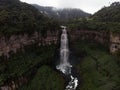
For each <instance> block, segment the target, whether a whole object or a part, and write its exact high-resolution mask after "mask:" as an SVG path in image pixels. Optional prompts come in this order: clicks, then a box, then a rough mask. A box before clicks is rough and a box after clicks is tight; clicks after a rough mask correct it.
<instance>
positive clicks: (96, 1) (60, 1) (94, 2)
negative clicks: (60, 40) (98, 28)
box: [20, 0, 120, 14]
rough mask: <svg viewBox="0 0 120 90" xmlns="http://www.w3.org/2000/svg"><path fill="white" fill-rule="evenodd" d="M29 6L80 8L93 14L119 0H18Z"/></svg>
mask: <svg viewBox="0 0 120 90" xmlns="http://www.w3.org/2000/svg"><path fill="white" fill-rule="evenodd" d="M20 1H23V2H27V3H29V4H38V5H41V6H53V7H57V8H80V9H82V10H83V11H86V12H88V13H92V14H93V13H95V12H96V11H98V10H99V9H101V8H102V7H104V6H108V5H110V4H111V3H112V2H115V1H120V0H20Z"/></svg>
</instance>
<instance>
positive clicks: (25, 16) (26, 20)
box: [0, 0, 59, 36]
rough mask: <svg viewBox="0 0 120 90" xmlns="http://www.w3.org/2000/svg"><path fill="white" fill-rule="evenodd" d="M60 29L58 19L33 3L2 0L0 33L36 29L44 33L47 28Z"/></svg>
mask: <svg viewBox="0 0 120 90" xmlns="http://www.w3.org/2000/svg"><path fill="white" fill-rule="evenodd" d="M58 29H59V23H58V21H56V20H53V19H49V18H48V17H46V16H45V15H44V14H41V13H40V12H39V11H38V10H37V9H36V8H34V7H33V6H32V5H29V4H26V3H22V2H20V1H19V0H1V1H0V33H1V34H4V35H5V36H6V35H11V34H21V33H25V32H26V33H30V34H31V33H32V32H34V31H39V32H41V33H42V34H43V33H45V32H46V31H47V30H58ZM43 30H44V31H43Z"/></svg>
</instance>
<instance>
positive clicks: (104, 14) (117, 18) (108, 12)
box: [93, 2, 120, 22]
mask: <svg viewBox="0 0 120 90" xmlns="http://www.w3.org/2000/svg"><path fill="white" fill-rule="evenodd" d="M93 18H94V19H96V20H98V21H104V22H120V2H114V3H112V4H111V5H110V6H108V7H104V8H102V9H101V10H99V11H98V12H97V13H95V14H94V15H93Z"/></svg>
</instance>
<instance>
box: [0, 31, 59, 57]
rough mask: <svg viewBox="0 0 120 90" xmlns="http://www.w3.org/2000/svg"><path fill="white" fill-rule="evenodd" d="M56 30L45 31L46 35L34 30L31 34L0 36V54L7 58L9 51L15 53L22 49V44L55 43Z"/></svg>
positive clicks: (56, 37)
mask: <svg viewBox="0 0 120 90" xmlns="http://www.w3.org/2000/svg"><path fill="white" fill-rule="evenodd" d="M58 34H59V33H58V32H57V31H56V32H54V33H52V32H49V31H48V32H47V34H46V37H43V36H42V35H41V34H40V33H38V32H34V33H33V34H32V35H28V34H23V35H12V36H10V37H9V38H7V37H4V36H1V37H0V56H2V55H3V56H7V58H9V54H10V52H13V53H16V52H17V50H19V49H23V47H24V46H27V45H31V44H34V43H38V44H39V45H50V44H52V43H53V44H57V42H58Z"/></svg>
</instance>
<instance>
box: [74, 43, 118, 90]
mask: <svg viewBox="0 0 120 90" xmlns="http://www.w3.org/2000/svg"><path fill="white" fill-rule="evenodd" d="M75 47H76V49H77V52H78V53H79V51H81V50H82V51H85V52H86V53H87V54H86V56H85V58H84V59H83V61H81V63H80V64H78V65H77V69H78V70H79V71H80V72H81V78H82V79H83V81H82V83H81V85H80V88H79V89H80V90H120V64H119V62H120V58H119V57H117V56H112V55H110V54H109V53H108V52H107V51H106V50H104V49H103V48H102V47H99V46H96V45H90V44H85V43H84V44H80V43H77V44H75Z"/></svg>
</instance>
